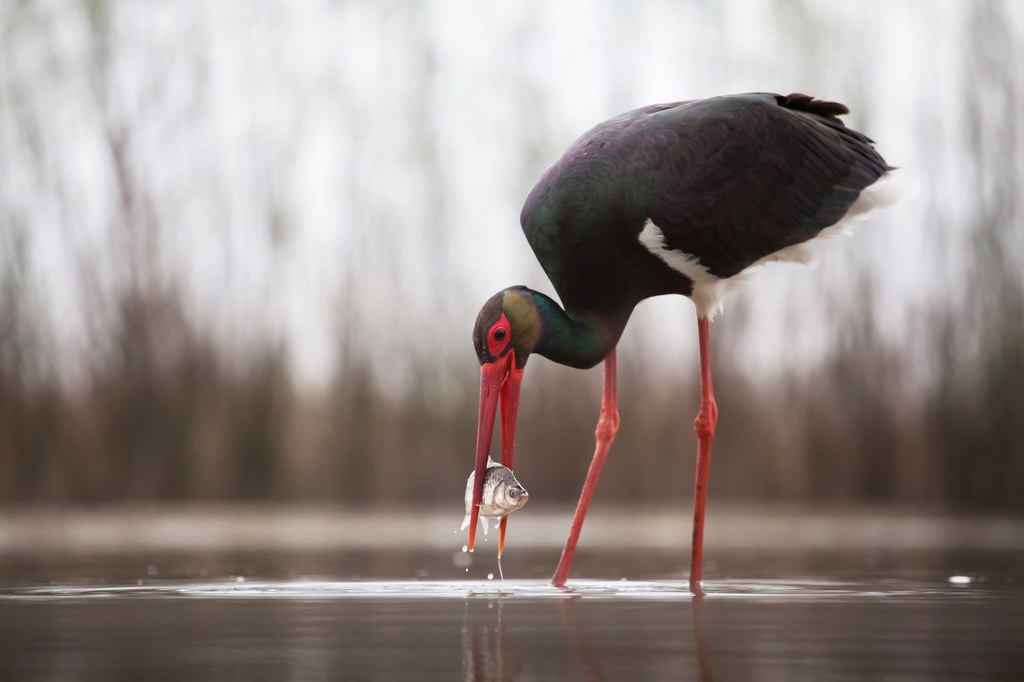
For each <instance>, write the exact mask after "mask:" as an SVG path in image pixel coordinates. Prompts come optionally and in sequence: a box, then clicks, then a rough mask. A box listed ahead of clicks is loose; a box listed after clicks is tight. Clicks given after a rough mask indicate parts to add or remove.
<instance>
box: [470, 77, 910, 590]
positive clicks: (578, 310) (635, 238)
mask: <svg viewBox="0 0 1024 682" xmlns="http://www.w3.org/2000/svg"><path fill="white" fill-rule="evenodd" d="M848 112H849V110H848V109H847V107H846V106H844V105H842V104H838V103H835V102H825V101H821V100H816V99H814V98H812V97H809V96H807V95H802V94H791V95H789V96H782V95H775V94H769V93H751V94H743V95H729V96H724V97H714V98H710V99H703V100H693V101H688V102H675V103H671V104H657V105H653V106H648V107H643V108H641V109H636V110H634V111H630V112H627V113H625V114H622V115H621V116H618V117H616V118H613V119H611V120H609V121H606V122H604V123H601V124H600V125H598V126H597V127H595V128H594V129H592V130H591V131H589V132H587V133H586V134H584V135H583V136H582V137H581V138H579V139H578V140H577V141H576V142H575V143H574V144H573V145H572V146H571V147H570V148H569V149H568V151H566V152H565V154H564V155H563V156H562V158H561V159H559V160H558V162H556V163H555V164H554V165H553V166H552V167H551V168H550V169H548V171H547V172H545V173H544V175H543V176H542V177H541V179H540V180H539V181H538V182H537V184H536V185H535V186H534V188H533V190H532V191H531V192H530V194H529V196H528V197H527V198H526V202H525V204H524V206H523V211H522V215H521V218H520V219H521V222H522V227H523V232H524V233H525V234H526V239H527V241H529V243H530V246H531V247H532V248H533V251H534V253H535V254H536V256H537V259H538V260H539V261H540V264H541V266H542V267H543V268H544V271H545V273H547V275H548V277H549V278H550V279H551V283H552V284H553V285H554V288H555V291H556V292H557V293H558V296H559V297H560V298H561V300H562V303H563V304H564V306H565V309H564V310H563V309H562V308H561V307H560V306H559V305H558V303H556V302H555V301H554V300H552V299H551V298H549V297H548V296H546V295H544V294H542V293H540V292H537V291H533V290H531V289H528V288H526V287H523V286H515V287H510V288H508V289H505V290H503V291H500V292H498V293H497V294H495V295H494V296H492V297H491V298H490V299H488V300H487V302H486V303H485V304H484V306H483V308H482V309H481V310H480V313H479V315H478V316H477V319H476V327H475V329H474V331H473V343H474V346H475V348H476V353H477V357H478V358H479V360H480V412H479V421H478V424H477V441H476V468H475V471H476V484H477V485H476V488H475V490H474V492H473V509H472V519H471V523H470V526H469V548H470V549H472V548H473V545H474V540H475V533H476V526H477V511H478V509H477V505H479V503H480V499H481V491H482V488H481V486H482V483H483V480H484V476H483V472H484V467H485V466H486V465H487V459H488V453H489V450H490V444H491V432H492V429H493V427H494V419H495V411H496V409H497V404H498V401H499V398H500V401H501V412H502V420H501V433H502V463H503V464H504V465H505V466H508V467H510V468H511V466H512V460H513V448H514V443H515V427H516V413H517V408H518V404H519V390H520V383H521V381H522V377H523V370H524V368H525V367H526V362H527V360H528V359H529V357H530V355H531V354H533V353H537V354H539V355H543V356H544V357H546V358H548V359H550V360H553V361H555V362H558V363H561V364H563V365H568V366H570V367H577V368H581V369H585V368H589V367H593V366H595V365H596V364H597V363H599V362H601V361H602V360H603V361H604V383H603V395H602V400H601V412H600V418H599V420H598V423H597V429H596V432H595V436H596V440H597V446H596V449H595V452H594V457H593V460H592V462H591V465H590V469H589V471H588V473H587V478H586V481H585V483H584V485H583V492H582V494H581V495H580V500H579V504H578V505H577V508H576V514H575V517H574V519H573V522H572V526H571V528H570V530H569V538H568V540H567V542H566V545H565V549H564V550H563V552H562V556H561V559H560V560H559V563H558V567H557V569H556V570H555V574H554V577H553V578H552V583H553V584H554V585H556V586H563V585H564V584H565V582H566V579H567V578H568V575H569V567H570V565H571V563H572V558H573V553H574V552H575V549H576V543H577V541H578V539H579V534H580V530H581V528H582V526H583V519H584V517H585V516H586V513H587V508H588V506H589V504H590V499H591V497H592V496H593V494H594V489H595V487H596V485H597V480H598V478H599V476H600V474H601V469H602V467H603V466H604V462H605V458H606V456H607V454H608V450H609V448H610V447H611V444H612V441H613V440H614V438H615V434H616V432H617V430H618V425H619V415H618V407H617V402H616V388H615V346H616V344H617V343H618V341H619V338H620V336H621V335H622V332H623V330H624V329H625V327H626V322H627V321H628V320H629V316H630V314H631V313H632V312H633V308H634V307H635V306H636V305H637V304H638V303H639V302H640V301H642V300H644V299H646V298H650V297H652V296H661V295H663V294H682V295H683V296H688V297H690V299H692V300H693V303H694V305H695V307H696V311H697V330H698V340H699V348H700V386H701V402H700V410H699V412H698V414H697V419H696V421H695V422H694V430H695V431H696V434H697V473H696V490H695V494H694V513H693V544H692V559H691V564H690V580H689V583H690V589H691V591H693V592H694V593H695V594H699V593H701V552H702V547H703V534H704V507H705V501H706V499H707V482H708V469H709V464H710V459H711V444H712V440H713V439H714V435H715V424H716V422H717V419H718V408H717V406H716V405H715V398H714V393H713V391H712V386H711V355H710V343H709V334H708V322H709V320H710V319H711V318H712V317H713V315H714V314H715V313H716V312H717V311H718V310H719V309H720V307H721V304H722V301H723V299H724V298H725V296H726V295H727V294H728V293H730V292H731V291H733V290H735V289H736V288H737V287H738V285H739V284H740V283H741V282H742V281H743V280H744V279H745V276H746V275H747V274H749V272H750V270H751V269H753V268H755V267H756V266H758V265H761V264H763V263H766V262H770V261H797V262H807V261H808V260H810V254H809V252H808V250H807V249H806V242H809V241H810V240H812V239H815V238H816V237H820V236H823V235H825V234H828V233H832V232H836V231H839V230H841V229H843V228H844V227H845V225H846V224H847V223H849V222H850V221H851V220H853V219H855V218H858V217H863V216H864V214H865V213H867V212H868V211H870V210H871V209H874V208H879V207H882V206H885V205H888V204H890V203H893V201H894V200H895V198H896V195H895V194H894V193H893V192H892V191H890V190H891V187H886V185H890V186H891V185H892V184H893V183H891V182H879V181H880V180H883V179H886V180H888V177H889V174H890V171H892V170H894V169H893V168H892V167H890V166H889V165H888V164H887V163H886V162H885V160H884V159H883V158H882V157H881V156H880V155H879V154H878V152H877V151H875V148H874V144H873V142H872V141H871V140H870V139H869V138H867V137H866V136H865V135H862V134H861V133H858V132H856V131H854V130H851V129H849V128H847V127H846V126H845V125H844V124H843V123H842V121H840V120H839V118H837V117H838V116H840V115H842V114H846V113H848ZM883 188H885V189H884V190H883ZM507 518H508V517H506V518H505V519H502V523H501V534H500V538H499V545H498V552H499V556H500V554H501V550H502V548H503V546H504V538H505V526H506V523H507Z"/></svg>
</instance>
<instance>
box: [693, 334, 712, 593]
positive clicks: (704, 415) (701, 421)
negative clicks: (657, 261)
mask: <svg viewBox="0 0 1024 682" xmlns="http://www.w3.org/2000/svg"><path fill="white" fill-rule="evenodd" d="M697 336H698V341H699V344H700V412H698V413H697V419H696V420H695V421H694V422H693V430H694V431H696V432H697V476H696V481H695V489H694V495H693V550H692V551H693V554H692V557H691V560H690V591H691V592H693V593H694V594H703V591H702V590H701V587H700V570H701V557H702V555H703V551H704V506H705V504H706V503H707V499H708V471H709V469H710V467H711V442H712V441H713V440H714V439H715V424H716V423H717V422H718V406H717V405H715V393H714V390H712V388H711V343H710V338H709V334H708V318H706V317H699V318H697Z"/></svg>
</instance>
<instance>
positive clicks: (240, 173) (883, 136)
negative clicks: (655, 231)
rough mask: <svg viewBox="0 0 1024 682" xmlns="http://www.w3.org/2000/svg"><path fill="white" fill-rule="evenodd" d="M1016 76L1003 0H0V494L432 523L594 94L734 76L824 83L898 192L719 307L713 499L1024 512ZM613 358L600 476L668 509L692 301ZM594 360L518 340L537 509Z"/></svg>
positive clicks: (641, 318)
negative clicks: (402, 516)
mask: <svg viewBox="0 0 1024 682" xmlns="http://www.w3.org/2000/svg"><path fill="white" fill-rule="evenodd" d="M1022 64H1024V5H1022V4H1021V3H1016V2H1010V1H1009V0H1004V1H1003V2H999V1H997V0H990V1H986V2H973V1H970V0H946V1H941V2H938V1H932V0H928V1H925V0H885V1H884V2H883V1H882V0H875V1H872V2H859V3H836V2H827V1H825V0H820V1H814V0H803V1H801V0H760V1H758V2H749V1H748V0H732V1H726V2H723V1H720V0H703V1H701V0H695V1H692V2H674V1H672V2H670V1H668V0H664V1H650V2H644V3H633V2H627V1H625V0H606V1H603V2H593V3H583V2H558V3H549V2H541V1H540V0H536V1H523V0H516V1H514V2H513V1H509V2H490V3H459V2H444V1H437V2H411V1H401V0H388V1H383V2H381V1H378V0H372V1H371V0H320V1H316V0H308V1H303V2H294V3H278V4H273V3H247V2H241V1H235V2H217V3H206V2H176V3H145V2H127V1H126V2H115V1H104V0H92V1H89V2H70V1H68V2H59V1H53V2H19V1H16V0H4V1H2V2H0V505H4V506H8V507H9V508H12V507H23V506H25V505H66V504H75V505H82V504H85V505H94V504H100V503H111V502H114V503H122V502H168V501H176V502H177V501H180V502H185V501H188V502H197V501H201V502H210V501H218V502H220V501H225V502H227V501H234V502H237V501H247V502H277V503H280V502H303V503H307V502H332V503H338V504H342V505H351V506H362V507H366V508H371V509H374V508H379V507H414V508H415V507H419V506H420V505H424V504H429V505H443V507H444V508H445V509H448V508H450V509H451V514H452V516H454V517H461V514H462V495H463V490H464V486H465V480H466V476H467V475H468V473H469V470H470V467H471V466H472V456H473V455H472V448H473V442H474V436H475V429H476V425H475V416H476V407H477V406H476V400H477V396H478V385H477V379H478V365H477V362H476V359H475V356H474V353H473V351H472V347H471V343H470V332H471V330H472V326H473V321H474V318H475V315H476V312H477V310H478V308H479V306H480V304H481V303H482V302H483V301H484V300H485V299H486V298H487V297H488V296H490V295H491V294H492V293H494V292H495V291H497V290H499V289H501V288H503V287H505V286H508V285H512V284H527V285H529V286H531V287H534V288H537V289H540V290H542V291H546V292H548V293H553V291H552V290H551V287H550V285H549V284H548V282H547V279H546V278H545V276H544V274H543V272H542V271H541V270H540V268H539V266H538V265H537V263H536V262H535V260H534V258H533V256H532V253H531V252H530V249H529V247H528V245H527V244H526V241H525V239H524V238H523V236H522V233H521V231H520V228H519V224H518V216H519V209H520V206H521V203H522V200H523V198H524V197H525V195H526V193H527V192H528V191H529V189H530V187H531V186H532V184H533V182H534V181H535V180H536V179H537V178H538V177H539V175H540V174H541V173H542V172H543V171H544V169H545V168H547V166H548V165H550V164H551V163H553V162H554V161H555V159H556V158H557V157H558V156H559V155H560V153H561V152H562V151H563V150H564V149H565V148H566V147H567V146H568V145H569V144H570V143H571V142H572V141H573V139H575V138H576V137H577V136H578V135H580V134H581V133H583V132H584V131H585V130H587V129H588V128H590V127H591V126H592V125H594V124H596V123H597V122H599V121H602V120H604V119H606V118H609V117H611V116H613V115H616V114H618V113H620V112H622V111H625V110H627V109H631V108H634V107H637V106H641V105H645V104H649V103H652V102H659V101H673V100H679V99H693V98H700V97H707V96H712V95H716V94H725V93H732V92H744V91H755V90H756V91H772V92H780V93H789V92H793V91H797V92H806V93H808V94H812V95H815V96H816V97H819V98H823V99H830V100H836V101H841V102H844V103H846V104H847V105H848V106H849V107H850V109H851V111H852V113H851V115H850V116H848V117H847V118H846V121H847V124H848V125H850V126H851V127H854V128H856V129H858V130H862V131H864V132H865V133H867V134H868V135H870V136H871V137H872V138H873V139H875V140H876V142H877V143H878V146H879V149H880V150H881V151H882V152H883V154H884V155H885V156H886V158H887V159H888V160H889V162H890V163H892V164H893V165H897V166H901V167H903V168H905V169H907V170H906V172H907V173H909V174H911V175H912V176H913V177H914V178H916V179H917V181H918V182H919V183H920V187H921V189H920V192H919V193H918V195H917V196H916V197H915V198H914V199H912V200H910V201H906V202H904V203H902V204H900V205H898V206H897V207H895V208H893V209H891V210H888V211H887V212H885V213H884V214H879V215H878V216H876V217H875V218H874V219H873V220H871V221H870V222H868V223H866V224H863V225H862V226H860V227H859V229H858V230H857V232H856V234H854V235H853V236H852V237H844V238H842V239H836V240H833V241H830V242H828V243H827V244H825V245H823V248H822V249H821V250H820V265H819V267H818V268H817V269H816V270H813V271H809V270H807V269H806V268H801V267H797V266H778V265H770V266H767V267H765V268H763V271H762V272H761V273H759V275H758V276H757V277H755V278H754V279H753V281H752V282H751V283H750V284H749V285H748V286H747V287H746V288H745V290H744V291H743V292H742V293H741V294H740V295H739V296H737V297H736V298H734V299H732V300H731V301H730V302H728V304H727V307H726V310H725V313H724V314H723V315H722V316H720V317H719V318H718V319H717V320H716V321H715V323H714V325H713V326H712V340H713V345H714V361H715V371H716V390H717V395H718V401H719V403H718V404H719V407H720V411H721V417H720V422H719V432H718V433H719V436H718V439H717V440H716V443H715V447H716V450H715V461H714V465H713V473H712V475H711V488H712V499H714V500H732V501H739V502H757V501H767V500H771V501H773V502H792V503H799V504H806V505H815V506H817V505H826V504H836V503H840V504H861V503H870V504H898V505H910V506H913V507H919V508H927V509H939V510H946V511H954V512H956V513H959V511H960V510H977V511H987V512H998V513H1019V512H1021V511H1024V495H1022V494H1021V491H1022V489H1024V268H1022V267H1021V265H1020V264H1021V262H1022V260H1024V226H1022V219H1024V208H1022V206H1024V199H1022V195H1024V142H1022V132H1021V122H1022V121H1024V69H1022V68H1020V65H1022ZM619 358H620V359H619V364H620V369H619V376H620V391H621V398H620V406H621V417H622V429H621V431H620V433H619V440H618V441H617V442H616V445H615V448H614V452H613V454H612V456H611V457H610V459H609V464H608V467H607V468H606V470H605V472H606V473H605V475H604V478H603V480H602V482H601V490H600V493H599V497H602V498H604V499H605V500H617V501H620V502H623V503H625V502H631V501H644V502H645V503H651V502H655V503H656V502H669V503H680V504H683V505H685V504H689V500H690V496H691V494H692V493H691V489H692V477H693V466H694V451H695V441H694V438H693V432H692V428H691V424H692V419H693V416H694V415H695V414H696V410H697V401H698V374H697V355H696V329H695V324H694V314H693V309H692V305H691V303H690V302H689V301H688V300H686V299H683V298H680V297H677V298H674V299H672V298H669V299H659V300H655V301H650V302H646V303H644V304H642V305H641V306H640V307H639V308H638V309H637V311H636V313H635V315H634V319H633V320H632V322H631V323H630V327H629V328H628V329H627V332H626V335H625V337H624V339H623V341H622V344H621V350H620V354H619ZM599 385H600V369H595V370H591V371H588V372H580V371H577V370H571V369H567V368H563V367H558V366H555V365H553V364H552V363H550V362H548V361H547V360H545V359H543V358H536V359H534V360H533V361H532V362H531V363H530V365H529V371H528V372H527V373H526V380H525V382H524V387H523V398H522V400H523V407H522V412H521V417H520V427H519V439H518V452H519V457H518V458H517V464H518V467H517V474H518V476H519V478H520V480H521V481H522V482H523V483H524V485H525V486H526V487H527V488H528V489H529V491H530V493H531V497H532V498H533V499H534V500H535V501H537V502H564V503H565V504H566V505H569V504H571V501H573V500H575V497H576V495H577V494H578V491H579V487H580V485H581V483H582V480H583V477H584V474H585V472H586V468H587V465H588V463H589V459H590V454H591V452H592V444H593V427H594V423H595V421H596V417H597V410H598V405H599V397H600V395H599V393H600V391H599ZM456 523H457V521H456ZM559 532H561V531H559Z"/></svg>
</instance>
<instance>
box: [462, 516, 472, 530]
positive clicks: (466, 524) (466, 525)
mask: <svg viewBox="0 0 1024 682" xmlns="http://www.w3.org/2000/svg"><path fill="white" fill-rule="evenodd" d="M470 518H471V517H470V515H469V514H466V518H464V519H462V527H461V528H459V530H466V529H467V528H469V520H470Z"/></svg>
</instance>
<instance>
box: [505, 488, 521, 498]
mask: <svg viewBox="0 0 1024 682" xmlns="http://www.w3.org/2000/svg"><path fill="white" fill-rule="evenodd" d="M508 496H509V497H511V498H512V499H513V500H518V499H519V491H518V490H516V489H515V488H512V489H511V490H509V491H508Z"/></svg>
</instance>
